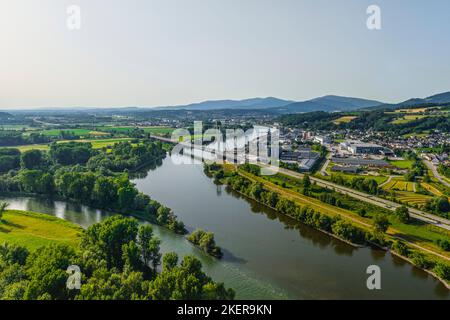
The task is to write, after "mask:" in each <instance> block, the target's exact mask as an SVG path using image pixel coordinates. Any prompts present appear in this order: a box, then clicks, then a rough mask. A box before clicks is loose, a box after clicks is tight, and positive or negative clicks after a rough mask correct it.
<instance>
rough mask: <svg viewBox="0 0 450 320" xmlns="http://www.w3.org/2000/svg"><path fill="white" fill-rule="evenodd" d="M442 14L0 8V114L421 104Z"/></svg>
mask: <svg viewBox="0 0 450 320" xmlns="http://www.w3.org/2000/svg"><path fill="white" fill-rule="evenodd" d="M370 4H376V5H378V6H380V8H381V13H382V30H380V31H370V30H368V29H367V27H366V20H367V17H368V15H367V14H366V9H367V7H368V6H369V5H370ZM69 5H78V6H79V7H80V8H81V30H79V31H69V29H68V28H67V26H66V20H67V17H68V15H67V13H66V10H67V7H68V6H69ZM449 12H450V1H448V0H431V1H425V0H423V1H419V0H395V1H394V0H372V1H367V0H70V1H66V0H0V108H17V107H55V106H102V107H103V106H160V105H175V104H184V103H190V102H197V101H201V100H207V99H240V98H248V97H257V96H258V97H265V96H276V97H280V98H285V99H293V100H305V99H309V98H313V97H317V96H322V95H326V94H337V95H346V96H357V97H365V98H371V99H378V100H383V101H386V102H395V101H400V100H404V99H407V98H410V97H412V96H417V97H424V96H428V95H431V94H434V93H439V92H444V91H450V61H449V60H450V19H449Z"/></svg>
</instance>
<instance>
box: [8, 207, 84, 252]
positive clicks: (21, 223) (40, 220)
mask: <svg viewBox="0 0 450 320" xmlns="http://www.w3.org/2000/svg"><path fill="white" fill-rule="evenodd" d="M81 232H82V228H81V227H79V226H77V225H75V224H72V223H70V222H67V221H64V220H61V219H58V218H55V217H52V216H49V215H45V214H42V213H34V212H29V211H17V210H10V211H6V212H5V213H4V215H3V219H2V221H1V222H0V243H3V242H10V243H14V244H17V245H21V246H25V247H27V248H28V249H29V250H34V249H36V248H38V247H40V246H45V245H49V244H51V243H55V242H57V243H64V244H68V245H71V246H74V247H75V246H77V245H78V242H79V235H80V234H81Z"/></svg>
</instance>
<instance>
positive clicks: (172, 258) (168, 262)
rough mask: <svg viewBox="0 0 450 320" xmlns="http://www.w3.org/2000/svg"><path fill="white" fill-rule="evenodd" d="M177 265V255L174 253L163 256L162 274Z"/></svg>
mask: <svg viewBox="0 0 450 320" xmlns="http://www.w3.org/2000/svg"><path fill="white" fill-rule="evenodd" d="M177 264H178V255H177V254H176V253H175V252H168V253H166V254H165V255H164V256H163V261H162V266H163V272H164V271H170V270H172V269H173V268H175V267H176V266H177Z"/></svg>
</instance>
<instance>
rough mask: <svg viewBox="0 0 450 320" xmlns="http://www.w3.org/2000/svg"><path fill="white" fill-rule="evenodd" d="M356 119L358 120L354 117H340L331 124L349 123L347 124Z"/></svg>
mask: <svg viewBox="0 0 450 320" xmlns="http://www.w3.org/2000/svg"><path fill="white" fill-rule="evenodd" d="M356 118H358V117H356V116H343V117H340V118H339V119H336V120H334V121H333V123H334V124H341V123H349V122H352V121H353V120H355V119H356Z"/></svg>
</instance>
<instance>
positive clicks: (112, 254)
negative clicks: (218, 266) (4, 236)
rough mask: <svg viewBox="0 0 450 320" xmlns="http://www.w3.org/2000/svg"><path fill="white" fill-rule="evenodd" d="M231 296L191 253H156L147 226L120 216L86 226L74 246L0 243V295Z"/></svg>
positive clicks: (100, 297)
mask: <svg viewBox="0 0 450 320" xmlns="http://www.w3.org/2000/svg"><path fill="white" fill-rule="evenodd" d="M161 264H162V267H161V272H159V271H158V270H159V266H160V265H161ZM74 265H76V266H78V268H79V270H80V271H81V279H80V280H81V287H80V289H76V288H75V289H72V290H71V289H68V287H67V282H68V276H69V275H68V274H67V272H66V271H67V269H68V267H69V266H74ZM234 295H235V293H234V291H233V290H232V289H227V288H225V286H224V285H223V283H216V282H214V281H213V280H212V279H211V278H209V277H208V276H207V275H206V274H205V273H204V272H203V271H202V265H201V263H200V261H198V260H197V259H196V258H194V257H192V256H186V257H184V259H183V260H182V262H181V263H178V256H177V255H176V254H175V253H167V254H165V255H164V256H163V257H162V255H161V253H160V241H159V239H158V238H156V237H155V236H154V234H153V230H152V228H151V226H150V225H141V226H139V224H138V222H137V221H136V220H135V219H132V218H125V217H123V216H113V217H111V218H108V219H107V220H105V221H104V222H102V223H99V224H95V225H93V226H91V227H89V228H88V229H87V230H86V231H85V232H84V233H83V235H82V238H81V243H80V245H79V247H78V248H77V249H76V250H75V249H74V248H72V247H69V246H67V245H63V244H53V245H50V246H46V247H41V248H39V249H37V250H36V251H34V252H32V253H30V252H29V251H28V250H27V249H26V248H23V247H20V246H16V245H11V244H3V245H1V246H0V299H10V300H22V299H26V300H27V299H30V300H67V299H76V300H103V299H107V300H174V299H177V300H181V299H183V300H193V299H210V300H231V299H233V298H234Z"/></svg>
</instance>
